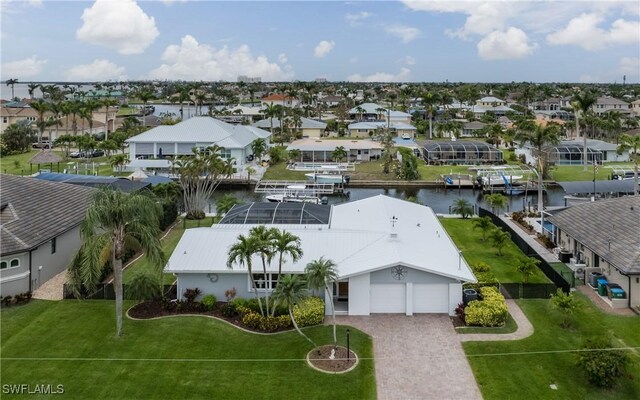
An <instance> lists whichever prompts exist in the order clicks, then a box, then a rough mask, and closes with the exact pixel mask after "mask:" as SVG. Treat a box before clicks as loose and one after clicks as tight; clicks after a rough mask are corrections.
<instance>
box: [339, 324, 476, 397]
mask: <svg viewBox="0 0 640 400" xmlns="http://www.w3.org/2000/svg"><path fill="white" fill-rule="evenodd" d="M336 320H337V322H338V323H339V324H342V325H351V326H353V327H355V328H358V329H360V330H361V331H363V332H366V333H368V334H369V335H371V337H372V338H373V353H374V357H375V370H376V386H377V391H378V399H381V400H387V399H399V400H410V399H421V400H422V399H439V400H445V399H452V400H453V399H464V400H473V399H482V395H481V394H480V390H479V389H478V385H477V383H476V380H475V377H474V376H473V372H472V371H471V367H470V366H469V362H468V361H467V357H466V356H465V354H464V351H463V349H462V344H461V342H460V340H459V339H458V336H460V335H458V334H456V332H455V330H454V329H453V324H452V323H451V320H450V319H449V316H448V315H445V314H418V315H414V316H412V317H408V316H406V315H402V314H378V315H371V316H362V317H359V316H337V317H336Z"/></svg>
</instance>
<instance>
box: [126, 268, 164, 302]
mask: <svg viewBox="0 0 640 400" xmlns="http://www.w3.org/2000/svg"><path fill="white" fill-rule="evenodd" d="M160 294H161V291H160V276H159V275H158V274H157V273H152V272H149V271H146V272H136V273H134V275H133V277H131V281H130V282H129V283H128V284H127V286H126V290H125V295H126V298H127V299H131V300H150V299H153V298H157V297H160Z"/></svg>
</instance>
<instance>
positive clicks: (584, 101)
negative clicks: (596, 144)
mask: <svg viewBox="0 0 640 400" xmlns="http://www.w3.org/2000/svg"><path fill="white" fill-rule="evenodd" d="M596 101H597V98H596V97H595V96H594V95H592V94H591V93H589V92H585V93H576V94H575V95H573V101H572V102H571V107H572V108H573V113H574V115H575V119H576V137H580V122H579V118H580V116H581V115H582V116H584V115H585V114H586V113H587V111H589V110H590V109H591V107H592V106H593V105H594V104H595V102H596ZM583 136H584V137H583V139H582V140H583V151H584V153H583V154H582V158H583V160H582V164H583V166H584V170H585V171H586V170H587V135H586V133H585V135H583Z"/></svg>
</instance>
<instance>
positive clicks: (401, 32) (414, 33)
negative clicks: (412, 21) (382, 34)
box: [384, 25, 420, 43]
mask: <svg viewBox="0 0 640 400" xmlns="http://www.w3.org/2000/svg"><path fill="white" fill-rule="evenodd" d="M384 30H385V31H386V32H387V33H388V34H390V35H393V36H395V37H397V38H400V39H402V41H403V42H404V43H409V42H410V41H412V40H414V39H415V38H417V37H418V35H420V29H418V28H413V27H410V26H404V25H395V26H390V27H387V28H385V29H384Z"/></svg>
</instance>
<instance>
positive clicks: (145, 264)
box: [123, 218, 212, 285]
mask: <svg viewBox="0 0 640 400" xmlns="http://www.w3.org/2000/svg"><path fill="white" fill-rule="evenodd" d="M211 224H212V222H211V218H205V219H203V220H184V219H180V220H179V221H178V223H177V225H175V226H174V227H173V229H171V231H170V232H169V234H168V235H167V236H166V237H165V238H164V239H162V249H163V250H164V253H165V255H166V256H167V259H169V257H171V253H173V250H174V249H175V248H176V246H177V245H178V242H179V241H180V238H181V237H182V234H183V233H184V231H185V228H186V229H190V228H197V227H206V226H211ZM155 270H156V267H155V266H153V264H151V262H149V259H148V258H147V256H144V257H142V258H140V259H139V260H138V261H136V262H134V263H133V264H131V265H130V266H129V267H127V269H125V270H124V273H123V281H124V283H128V282H129V281H130V280H131V277H132V276H133V275H134V274H135V272H137V271H155ZM175 280H176V277H175V276H173V274H163V283H164V284H165V285H171V284H173V282H175Z"/></svg>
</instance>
